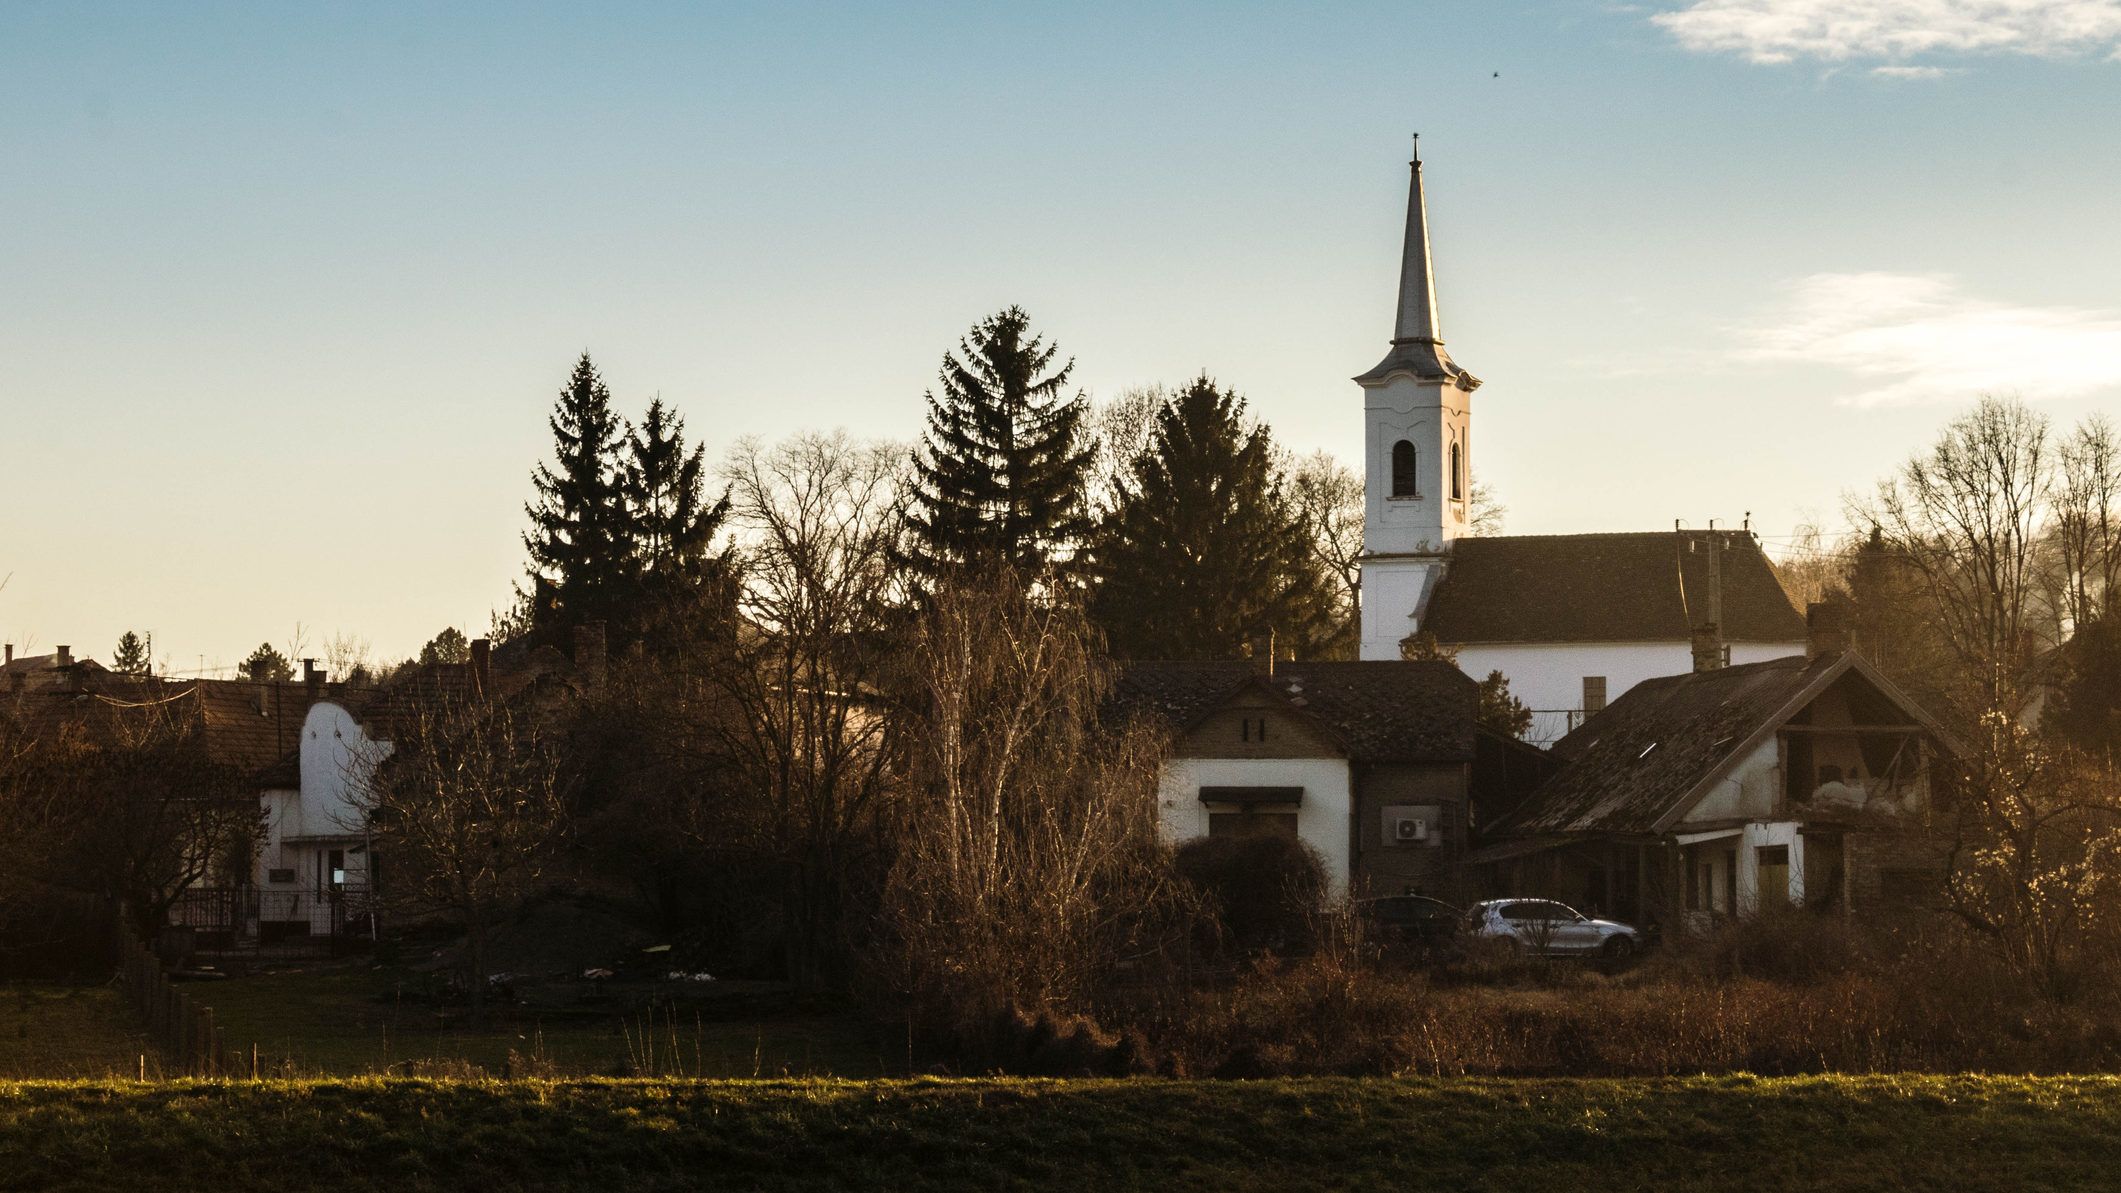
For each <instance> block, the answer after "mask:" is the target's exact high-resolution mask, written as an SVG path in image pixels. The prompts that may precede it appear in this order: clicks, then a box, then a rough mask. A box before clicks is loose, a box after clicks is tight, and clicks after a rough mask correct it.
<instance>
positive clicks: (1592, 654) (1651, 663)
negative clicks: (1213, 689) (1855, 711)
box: [1365, 584, 1804, 746]
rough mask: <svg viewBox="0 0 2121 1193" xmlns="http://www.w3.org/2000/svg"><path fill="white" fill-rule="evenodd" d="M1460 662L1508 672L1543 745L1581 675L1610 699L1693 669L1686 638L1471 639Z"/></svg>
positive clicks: (1561, 720)
mask: <svg viewBox="0 0 2121 1193" xmlns="http://www.w3.org/2000/svg"><path fill="white" fill-rule="evenodd" d="M1365 586H1366V587H1367V584H1366V585H1365ZM1365 595H1367V593H1366V594H1365ZM1803 653H1804V643H1803V642H1801V641H1799V642H1734V643H1732V644H1731V662H1732V663H1734V664H1736V663H1758V662H1764V661H1766V660H1768V659H1779V658H1786V657H1788V656H1790V655H1801V654H1803ZM1365 657H1367V656H1365ZM1458 667H1459V669H1460V670H1462V671H1464V672H1465V673H1466V674H1467V675H1470V676H1472V677H1473V678H1474V679H1486V678H1487V675H1488V672H1490V671H1500V672H1502V673H1503V674H1504V675H1506V676H1508V677H1509V680H1510V694H1511V695H1512V696H1515V697H1516V698H1517V699H1519V700H1522V701H1524V703H1525V705H1526V707H1528V708H1531V709H1533V710H1534V716H1533V724H1532V731H1531V733H1530V734H1529V739H1530V740H1531V741H1533V742H1535V743H1536V744H1539V745H1542V746H1546V745H1552V744H1553V743H1554V742H1556V741H1558V740H1560V738H1561V736H1562V735H1563V734H1565V733H1567V732H1568V730H1569V717H1568V715H1567V710H1570V709H1580V708H1582V707H1583V679H1584V676H1586V675H1603V676H1605V698H1606V703H1607V704H1611V703H1612V702H1614V701H1615V700H1618V699H1620V696H1621V693H1623V692H1626V691H1627V690H1628V689H1629V688H1632V687H1634V686H1635V685H1636V684H1639V683H1641V682H1642V681H1643V680H1646V679H1655V678H1657V677H1658V676H1661V675H1681V674H1684V673H1686V672H1688V671H1691V670H1693V669H1694V652H1693V647H1692V645H1691V644H1690V643H1687V642H1503V643H1473V644H1471V645H1467V646H1462V647H1459V649H1458Z"/></svg>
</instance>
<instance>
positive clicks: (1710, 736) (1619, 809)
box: [1469, 605, 1960, 931]
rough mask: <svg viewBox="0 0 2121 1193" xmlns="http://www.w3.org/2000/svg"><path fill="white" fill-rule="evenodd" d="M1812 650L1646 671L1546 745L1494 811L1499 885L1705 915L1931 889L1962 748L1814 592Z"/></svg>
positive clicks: (1838, 908) (1489, 851) (1858, 907)
mask: <svg viewBox="0 0 2121 1193" xmlns="http://www.w3.org/2000/svg"><path fill="white" fill-rule="evenodd" d="M1812 617H1813V619H1814V621H1815V648H1814V650H1813V651H1812V653H1811V655H1810V657H1805V656H1796V657H1792V658H1783V659H1771V660H1767V661H1764V662H1757V663H1746V664H1740V665H1737V666H1730V667H1725V666H1722V665H1721V664H1720V662H1719V661H1717V660H1715V659H1713V658H1704V660H1703V662H1702V666H1701V668H1700V669H1698V670H1694V671H1690V672H1688V673H1686V674H1683V675H1674V676H1667V677H1663V678H1660V679H1651V680H1646V681H1644V682H1642V683H1640V684H1637V685H1636V686H1635V687H1634V688H1632V689H1630V690H1629V691H1628V692H1627V693H1626V694H1625V695H1623V696H1621V698H1620V699H1618V700H1616V701H1614V702H1613V704H1612V705H1611V706H1609V707H1608V708H1606V710H1605V711H1604V712H1602V713H1600V714H1598V715H1597V716H1595V717H1592V718H1591V719H1590V720H1589V721H1587V722H1586V723H1585V724H1584V725H1583V726H1582V727H1580V728H1578V729H1577V730H1575V731H1574V732H1572V733H1570V734H1569V735H1568V736H1567V737H1564V738H1563V739H1562V740H1561V741H1560V742H1559V743H1557V744H1556V745H1555V747H1554V749H1553V751H1552V753H1553V754H1554V755H1556V756H1557V757H1559V758H1560V759H1561V760H1562V765H1561V768H1560V769H1559V770H1558V771H1557V772H1556V773H1555V774H1554V775H1553V776H1552V777H1551V778H1549V779H1548V780H1546V782H1544V783H1543V784H1541V785H1540V786H1539V788H1538V789H1537V790H1536V791H1535V792H1534V793H1533V794H1532V795H1531V797H1530V798H1529V799H1527V800H1526V801H1525V802H1524V803H1523V804H1522V805H1521V806H1519V807H1517V808H1515V809H1513V810H1511V811H1509V812H1507V813H1505V814H1504V815H1502V816H1500V817H1498V818H1497V819H1496V820H1495V821H1494V822H1492V823H1491V824H1490V825H1489V826H1488V832H1487V843H1486V844H1485V845H1484V846H1483V847H1482V848H1480V849H1479V850H1478V851H1476V852H1475V853H1473V854H1472V855H1471V857H1470V859H1469V861H1470V862H1471V863H1472V865H1473V866H1474V867H1475V868H1476V869H1478V870H1480V871H1481V872H1482V873H1481V877H1480V880H1479V881H1480V882H1481V883H1482V885H1484V886H1485V887H1487V888H1488V889H1490V890H1494V891H1498V892H1502V891H1506V892H1508V893H1510V894H1513V895H1543V896H1546V897H1549V898H1556V899H1560V900H1562V901H1564V902H1567V903H1571V904H1573V905H1575V906H1577V907H1578V909H1579V910H1585V911H1595V912H1597V913H1600V914H1605V915H1609V916H1613V917H1616V918H1620V919H1624V920H1629V921H1632V922H1639V923H1646V924H1651V925H1656V926H1659V927H1661V928H1663V929H1664V930H1666V931H1673V930H1693V931H1698V930H1701V929H1704V928H1706V927H1707V926H1709V925H1710V924H1711V923H1713V922H1715V921H1716V920H1719V919H1723V918H1727V917H1731V916H1743V915H1748V914H1752V913H1754V912H1758V911H1762V910H1767V909H1772V908H1776V907H1785V906H1801V907H1808V908H1812V909H1814V910H1820V911H1827V912H1833V913H1839V914H1845V915H1869V914H1874V913H1877V912H1881V911H1886V910H1890V909H1892V908H1895V907H1899V906H1905V905H1908V904H1914V903H1923V902H1927V901H1932V900H1934V899H1935V897H1936V895H1937V893H1938V892H1939V890H1940V889H1941V885H1942V879H1943V874H1944V845H1945V840H1946V838H1945V834H1946V832H1947V831H1948V829H1949V827H1950V824H1951V816H1950V812H1951V790H1950V787H1949V786H1948V785H1947V784H1945V783H1943V782H1940V781H1939V778H1938V774H1939V767H1938V763H1939V761H1940V760H1944V759H1950V758H1952V757H1954V756H1956V755H1957V754H1958V753H1959V752H1960V747H1959V746H1958V744H1957V743H1955V742H1954V741H1953V740H1952V738H1951V737H1950V736H1949V735H1948V734H1947V733H1946V732H1945V731H1944V730H1943V729H1941V728H1940V727H1939V726H1938V725H1937V723H1936V722H1935V721H1934V720H1932V719H1931V718H1930V717H1929V716H1928V715H1927V714H1926V713H1925V712H1923V710H1922V709H1921V708H1919V707H1918V706H1916V705H1915V704H1914V702H1913V701H1911V700H1910V699H1909V698H1908V697H1907V696H1906V694H1904V693H1903V692H1901V691H1900V690H1899V689H1897V688H1896V687H1894V686H1893V684H1892V683H1891V682H1890V681H1888V680H1887V679H1886V678H1885V677H1884V676H1882V675H1880V674H1879V673H1878V672H1877V670H1876V669H1874V668H1873V667H1872V666H1871V665H1870V664H1869V663H1866V662H1865V661H1864V660H1863V658H1862V657H1861V656H1860V655H1858V654H1856V653H1854V652H1853V651H1850V650H1848V649H1846V645H1847V644H1846V639H1845V636H1844V635H1843V634H1842V633H1841V631H1840V628H1839V625H1838V624H1837V622H1838V612H1837V611H1836V610H1835V609H1834V608H1833V607H1830V606H1824V605H1820V606H1814V607H1813V612H1812Z"/></svg>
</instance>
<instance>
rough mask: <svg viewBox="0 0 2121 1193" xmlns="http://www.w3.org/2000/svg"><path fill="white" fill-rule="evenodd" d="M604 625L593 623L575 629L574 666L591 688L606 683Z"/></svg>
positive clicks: (599, 622)
mask: <svg viewBox="0 0 2121 1193" xmlns="http://www.w3.org/2000/svg"><path fill="white" fill-rule="evenodd" d="M605 658H606V656H605V654H604V623H603V622H601V621H592V622H589V623H587V624H584V625H578V626H576V627H574V666H575V670H577V671H579V672H581V673H582V678H583V680H585V681H587V682H588V684H589V685H590V686H591V687H595V686H597V685H599V684H601V683H603V682H604V664H605Z"/></svg>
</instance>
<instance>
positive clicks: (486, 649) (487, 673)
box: [471, 638, 493, 696]
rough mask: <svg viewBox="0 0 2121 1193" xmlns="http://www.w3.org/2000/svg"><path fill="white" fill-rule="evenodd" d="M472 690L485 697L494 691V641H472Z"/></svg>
mask: <svg viewBox="0 0 2121 1193" xmlns="http://www.w3.org/2000/svg"><path fill="white" fill-rule="evenodd" d="M471 690H472V691H474V692H476V693H478V694H479V695H481V696H483V695H485V694H486V693H487V692H490V691H492V690H493V639H491V638H473V639H472V640H471Z"/></svg>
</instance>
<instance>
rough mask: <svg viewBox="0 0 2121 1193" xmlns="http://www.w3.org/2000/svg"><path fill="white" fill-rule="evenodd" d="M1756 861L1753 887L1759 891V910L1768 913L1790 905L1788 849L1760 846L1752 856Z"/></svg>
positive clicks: (1781, 846) (1776, 846)
mask: <svg viewBox="0 0 2121 1193" xmlns="http://www.w3.org/2000/svg"><path fill="white" fill-rule="evenodd" d="M1754 856H1755V857H1756V859H1757V862H1758V864H1757V867H1756V874H1757V877H1756V878H1755V879H1754V882H1755V885H1756V887H1757V889H1758V891H1759V899H1760V910H1761V911H1768V910H1770V909H1773V908H1777V907H1788V906H1789V905H1790V847H1789V846H1787V845H1762V846H1760V847H1759V851H1758V852H1757V853H1756V854H1755V855H1754Z"/></svg>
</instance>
